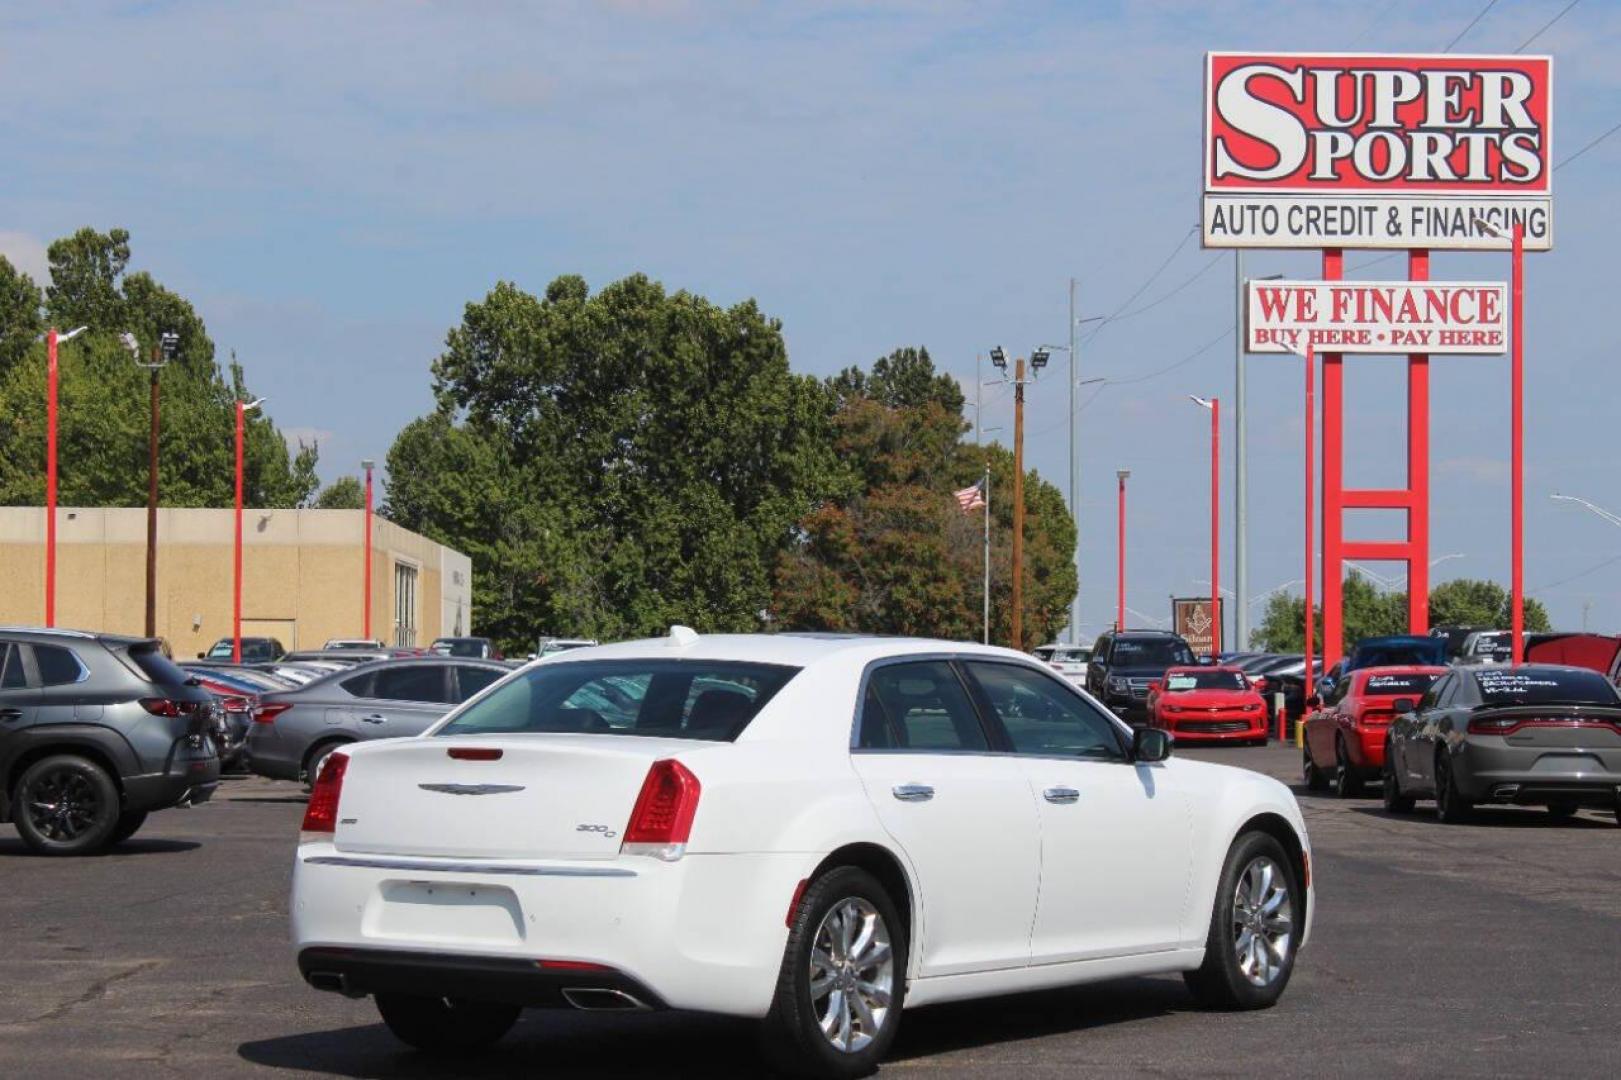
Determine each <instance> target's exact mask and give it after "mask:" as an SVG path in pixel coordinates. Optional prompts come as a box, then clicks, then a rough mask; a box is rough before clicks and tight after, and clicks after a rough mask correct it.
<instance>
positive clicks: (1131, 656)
mask: <svg viewBox="0 0 1621 1080" xmlns="http://www.w3.org/2000/svg"><path fill="white" fill-rule="evenodd" d="M1110 659H1111V660H1112V662H1113V663H1114V665H1115V666H1116V667H1155V666H1160V667H1169V666H1170V665H1172V664H1191V663H1193V651H1192V650H1191V649H1189V648H1188V647H1187V646H1186V645H1184V644H1183V643H1182V642H1180V641H1175V640H1172V639H1169V638H1147V639H1142V640H1136V641H1134V640H1132V639H1131V638H1121V639H1119V640H1117V641H1116V642H1115V643H1114V654H1113V655H1112V656H1111V657H1110Z"/></svg>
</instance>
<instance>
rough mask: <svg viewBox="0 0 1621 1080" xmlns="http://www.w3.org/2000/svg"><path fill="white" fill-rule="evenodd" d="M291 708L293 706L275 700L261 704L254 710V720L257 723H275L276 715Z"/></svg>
mask: <svg viewBox="0 0 1621 1080" xmlns="http://www.w3.org/2000/svg"><path fill="white" fill-rule="evenodd" d="M291 708H292V706H291V705H289V704H284V703H281V702H274V701H273V702H271V703H270V704H268V705H260V706H259V707H258V708H257V709H254V710H253V722H254V723H255V724H274V723H275V722H276V717H278V716H280V715H281V714H282V713H284V712H286V711H287V710H288V709H291Z"/></svg>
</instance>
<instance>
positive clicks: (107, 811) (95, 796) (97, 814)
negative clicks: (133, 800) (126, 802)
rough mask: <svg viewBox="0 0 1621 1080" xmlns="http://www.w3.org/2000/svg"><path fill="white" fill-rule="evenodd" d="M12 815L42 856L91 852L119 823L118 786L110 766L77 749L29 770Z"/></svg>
mask: <svg viewBox="0 0 1621 1080" xmlns="http://www.w3.org/2000/svg"><path fill="white" fill-rule="evenodd" d="M12 794H13V802H12V816H13V820H14V821H15V822H16V824H17V832H18V834H19V835H20V836H21V837H22V838H23V843H25V844H27V845H28V847H29V848H30V849H32V850H33V851H35V852H38V853H39V854H41V855H89V854H91V853H92V852H95V851H100V850H101V849H102V848H104V847H106V846H107V844H108V843H109V842H110V840H111V837H112V835H113V831H114V830H115V829H117V828H118V817H119V797H118V787H117V785H116V784H114V783H113V778H112V777H111V776H109V775H107V770H106V769H103V768H102V767H101V766H100V765H98V764H96V763H95V762H94V761H91V760H90V759H89V758H83V757H79V756H78V755H77V754H53V755H51V756H50V757H47V758H41V759H40V760H39V761H36V762H34V763H33V764H32V765H30V766H28V768H27V769H26V770H25V771H24V772H23V774H22V776H21V777H20V778H18V780H17V787H16V790H15V791H14V792H13V793H12Z"/></svg>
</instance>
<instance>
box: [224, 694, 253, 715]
mask: <svg viewBox="0 0 1621 1080" xmlns="http://www.w3.org/2000/svg"><path fill="white" fill-rule="evenodd" d="M220 707H221V708H223V709H224V710H225V711H226V712H228V713H250V712H252V711H253V702H251V701H249V700H248V699H247V698H245V697H224V698H220Z"/></svg>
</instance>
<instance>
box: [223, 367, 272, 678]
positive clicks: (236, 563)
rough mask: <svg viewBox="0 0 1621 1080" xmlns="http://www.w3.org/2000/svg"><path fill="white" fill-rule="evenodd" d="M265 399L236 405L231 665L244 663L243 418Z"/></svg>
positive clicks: (240, 402)
mask: <svg viewBox="0 0 1621 1080" xmlns="http://www.w3.org/2000/svg"><path fill="white" fill-rule="evenodd" d="M264 403H265V399H264V398H262V397H261V398H254V399H253V400H252V401H238V402H237V403H236V522H235V524H236V542H235V546H234V547H233V548H232V550H231V568H232V570H231V663H233V664H240V663H241V662H242V471H243V470H242V458H243V454H242V443H243V439H242V435H243V429H244V427H245V424H244V422H243V418H244V417H245V416H246V415H247V414H248V413H249V412H251V411H252V410H254V409H257V408H258V407H259V406H261V405H263V404H264Z"/></svg>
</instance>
